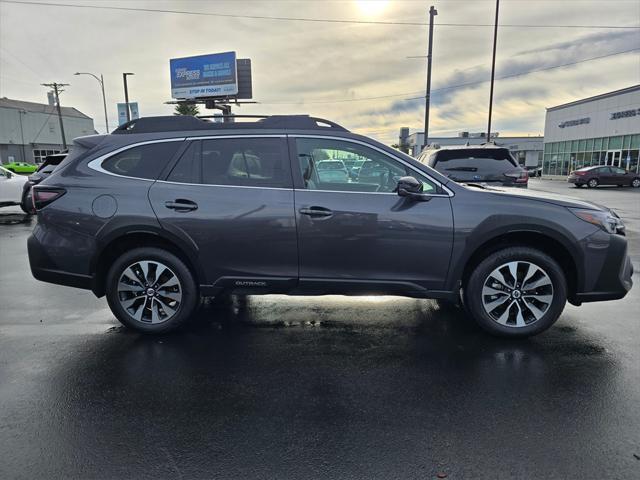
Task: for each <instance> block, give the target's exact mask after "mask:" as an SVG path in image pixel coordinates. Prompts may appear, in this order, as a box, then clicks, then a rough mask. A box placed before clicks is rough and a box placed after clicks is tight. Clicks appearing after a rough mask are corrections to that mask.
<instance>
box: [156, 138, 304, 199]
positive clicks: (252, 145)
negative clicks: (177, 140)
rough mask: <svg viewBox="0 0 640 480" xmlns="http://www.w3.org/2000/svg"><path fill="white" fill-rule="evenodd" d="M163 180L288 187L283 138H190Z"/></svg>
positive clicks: (289, 174) (287, 170) (288, 176)
mask: <svg viewBox="0 0 640 480" xmlns="http://www.w3.org/2000/svg"><path fill="white" fill-rule="evenodd" d="M167 180H169V181H172V182H180V183H201V184H207V185H237V186H253V187H273V188H278V187H290V186H291V173H290V169H289V165H288V153H287V145H286V141H285V140H284V139H283V138H221V139H210V140H202V141H200V140H192V141H191V145H190V146H189V148H188V149H187V150H186V151H185V153H184V154H183V155H182V156H181V158H180V160H179V161H178V163H177V164H176V166H175V167H174V168H173V170H172V171H171V173H170V174H169V177H168V178H167Z"/></svg>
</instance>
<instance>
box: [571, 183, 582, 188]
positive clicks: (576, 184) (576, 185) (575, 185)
mask: <svg viewBox="0 0 640 480" xmlns="http://www.w3.org/2000/svg"><path fill="white" fill-rule="evenodd" d="M583 185H584V183H574V184H573V186H574V187H576V188H582V186H583Z"/></svg>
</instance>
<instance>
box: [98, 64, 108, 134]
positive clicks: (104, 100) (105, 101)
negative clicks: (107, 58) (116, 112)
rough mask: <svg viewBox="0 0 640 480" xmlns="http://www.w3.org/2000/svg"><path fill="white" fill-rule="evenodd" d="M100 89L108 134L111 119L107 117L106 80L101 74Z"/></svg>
mask: <svg viewBox="0 0 640 480" xmlns="http://www.w3.org/2000/svg"><path fill="white" fill-rule="evenodd" d="M100 87H101V88H102V105H103V106H104V124H105V126H106V127H107V133H109V117H107V97H106V96H105V94H104V78H102V74H100Z"/></svg>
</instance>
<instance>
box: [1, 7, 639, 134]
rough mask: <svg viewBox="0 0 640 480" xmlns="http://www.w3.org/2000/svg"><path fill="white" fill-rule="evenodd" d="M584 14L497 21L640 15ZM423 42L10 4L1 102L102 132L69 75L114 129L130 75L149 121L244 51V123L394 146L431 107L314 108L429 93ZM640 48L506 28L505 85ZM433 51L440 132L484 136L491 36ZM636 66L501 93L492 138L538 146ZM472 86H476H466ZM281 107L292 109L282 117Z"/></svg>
mask: <svg viewBox="0 0 640 480" xmlns="http://www.w3.org/2000/svg"><path fill="white" fill-rule="evenodd" d="M547 3H548V4H547ZM574 3H575V2H546V4H545V8H544V9H541V8H539V4H538V3H536V2H505V5H504V7H503V6H502V5H501V21H502V22H503V23H511V24H515V23H533V24H557V23H559V22H560V20H559V19H565V18H566V19H567V20H566V23H576V24H602V23H606V24H612V25H626V24H628V23H629V19H632V18H638V14H639V13H640V10H639V9H638V8H636V7H635V6H634V5H633V3H632V2H611V3H610V4H609V5H607V8H606V9H604V10H603V9H602V6H601V5H600V4H598V3H597V2H593V3H592V2H584V3H580V7H579V8H576V5H574ZM113 4H114V5H123V6H129V5H135V6H137V7H141V8H164V9H177V10H194V11H212V12H219V13H239V14H250V15H271V16H296V17H311V18H313V17H324V18H336V19H340V18H342V19H344V18H360V17H359V15H362V12H361V11H360V10H359V9H358V8H357V7H356V4H355V2H346V1H345V2H330V1H322V2H311V1H300V2H294V1H270V2H259V1H251V2H243V1H240V0H237V1H233V2H230V1H229V2H225V1H220V2H215V3H213V2H201V1H186V0H185V1H166V0H165V1H162V0H153V1H151V0H136V1H135V2H133V1H127V2H125V1H124V0H121V1H116V0H114V1H113ZM425 5H426V6H427V7H428V4H425V3H423V2H409V1H407V2H402V1H395V2H389V6H388V8H387V10H386V11H384V12H383V13H382V16H381V17H376V18H371V19H372V20H400V21H407V20H408V21H422V22H424V21H426V8H425ZM436 7H437V8H438V17H437V21H438V22H442V23H491V22H492V21H493V18H492V15H493V13H492V9H491V8H487V5H486V3H485V2H444V1H441V2H438V1H436ZM563 21H564V20H563ZM16 25H19V26H20V28H15V26H16ZM61 26H63V27H61ZM25 38H27V39H29V41H25V40H24V39H25ZM426 38H427V36H426V28H424V27H421V26H417V27H408V26H381V25H375V26H374V25H351V24H322V23H304V22H284V21H272V20H249V19H237V18H218V17H195V16H188V15H173V14H162V13H141V12H123V11H107V10H89V9H80V8H63V7H45V6H38V7H33V6H27V5H17V4H5V3H1V4H0V96H7V97H10V98H16V99H23V100H30V101H41V102H43V101H45V99H46V89H44V88H43V87H41V86H40V83H44V82H49V81H59V82H65V83H70V84H71V86H70V87H68V88H67V90H66V91H65V92H64V94H63V97H62V101H63V105H68V106H75V107H76V108H78V109H79V110H80V111H82V112H85V113H87V114H89V115H90V116H92V117H93V118H94V119H96V121H95V123H96V125H97V127H98V130H100V131H102V130H103V129H104V126H103V125H101V124H102V123H103V120H101V118H102V101H101V98H100V95H99V88H98V85H97V84H96V82H95V81H93V80H92V79H91V78H89V77H73V72H75V71H78V70H80V71H89V72H93V73H97V74H100V73H102V74H104V77H105V87H106V94H107V102H108V109H109V115H110V118H111V122H112V126H113V123H114V122H115V118H116V117H115V113H116V106H115V104H116V102H119V101H123V91H122V77H121V74H122V72H124V71H132V72H135V73H136V75H135V76H134V77H131V78H130V80H129V87H130V95H131V98H132V100H134V101H138V102H139V103H140V110H141V112H142V114H143V115H158V114H170V113H171V111H172V110H173V107H172V106H170V105H165V103H164V102H165V101H167V100H169V99H170V98H169V97H170V93H169V91H170V89H169V75H168V72H169V69H168V61H169V59H170V58H173V57H181V56H187V55H198V54H203V53H212V52H220V51H228V50H235V51H237V52H238V56H239V57H241V58H251V59H252V64H253V82H254V85H253V86H254V88H253V90H254V97H255V100H258V101H262V102H264V103H262V104H257V105H245V106H242V107H234V111H235V112H237V113H240V114H243V113H244V114H254V113H255V114H271V113H273V114H286V113H309V114H313V115H317V116H322V117H325V118H329V119H332V120H334V121H336V122H338V123H341V124H344V125H345V126H346V127H348V128H353V129H357V130H358V131H362V132H365V133H367V132H368V133H370V134H372V135H375V136H376V137H378V138H380V139H381V140H384V141H394V140H395V139H396V138H397V132H398V129H399V128H400V127H401V126H409V127H411V128H413V129H419V128H421V126H422V122H423V116H424V100H423V99H417V100H403V98H404V97H393V98H387V99H377V100H365V101H351V102H350V101H343V102H336V103H326V104H320V103H314V102H318V101H327V102H330V101H332V100H347V99H358V98H363V97H377V96H384V95H391V94H396V93H402V92H422V91H424V84H425V78H424V77H425V61H424V59H407V58H406V57H407V56H412V55H423V54H424V53H425V50H426ZM639 44H640V33H639V32H637V31H630V32H629V31H609V30H606V31H602V30H598V31H591V30H579V29H517V28H504V29H501V30H500V32H499V41H498V62H497V75H498V76H504V75H511V74H515V73H519V72H522V71H525V70H531V69H539V68H545V67H548V66H550V65H555V64H558V63H567V62H570V61H575V60H579V59H581V58H586V57H591V56H597V55H603V54H607V53H611V52H613V51H616V50H623V49H628V48H632V47H633V46H638V45H639ZM434 45H435V46H434V62H433V67H434V70H433V92H432V108H433V110H432V115H431V117H432V129H433V130H434V131H451V132H454V133H455V132H456V131H459V130H476V129H478V130H482V129H483V126H484V124H485V123H486V111H487V103H488V95H489V93H488V82H486V81H487V80H488V79H489V75H490V59H491V45H492V29H491V28H485V27H466V28H454V27H445V26H436V30H435V37H434ZM5 52H10V53H11V55H9V54H8V53H5ZM634 60H635V63H634ZM637 60H638V56H633V55H627V56H619V57H610V58H607V59H602V60H597V61H594V62H586V63H581V64H578V65H575V66H572V67H567V68H561V69H554V70H549V71H546V72H540V73H535V74H531V75H525V76H521V77H516V78H512V79H508V80H499V81H497V82H496V97H495V117H494V118H495V122H496V126H497V127H499V129H500V131H501V132H502V133H503V134H507V133H508V132H510V131H517V132H520V133H522V132H525V133H526V132H531V133H538V132H540V131H541V130H542V129H543V123H544V108H545V107H546V106H551V105H554V104H559V103H564V102H566V101H571V100H574V99H576V98H580V97H581V96H586V95H592V94H596V93H602V92H606V91H608V90H614V89H616V88H622V87H624V86H628V85H630V84H634V83H638V82H639V81H640V78H639V77H640V68H638V61H637ZM477 82H480V83H477ZM466 83H473V85H468V86H463V87H457V86H458V85H461V84H466ZM454 86H456V88H452V87H454ZM409 96H412V95H409ZM413 96H420V93H417V94H415V95H413ZM278 102H284V103H287V104H284V105H278V104H274V103H278ZM296 102H297V103H296ZM291 103H293V104H291Z"/></svg>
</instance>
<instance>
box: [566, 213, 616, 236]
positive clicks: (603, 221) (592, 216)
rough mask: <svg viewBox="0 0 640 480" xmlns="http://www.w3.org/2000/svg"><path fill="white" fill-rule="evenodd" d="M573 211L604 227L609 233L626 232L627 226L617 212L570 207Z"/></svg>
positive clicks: (580, 216) (586, 219)
mask: <svg viewBox="0 0 640 480" xmlns="http://www.w3.org/2000/svg"><path fill="white" fill-rule="evenodd" d="M569 210H571V212H572V213H573V214H574V215H575V216H577V217H578V218H580V219H582V220H584V221H585V222H589V223H592V224H593V225H597V226H598V227H600V228H602V229H603V230H604V231H605V232H607V233H618V234H620V235H624V234H625V226H624V223H623V222H622V219H620V217H618V215H616V214H615V212H613V211H610V212H605V211H602V210H580V209H577V208H570V209H569Z"/></svg>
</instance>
